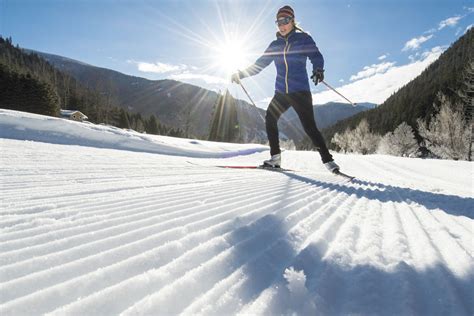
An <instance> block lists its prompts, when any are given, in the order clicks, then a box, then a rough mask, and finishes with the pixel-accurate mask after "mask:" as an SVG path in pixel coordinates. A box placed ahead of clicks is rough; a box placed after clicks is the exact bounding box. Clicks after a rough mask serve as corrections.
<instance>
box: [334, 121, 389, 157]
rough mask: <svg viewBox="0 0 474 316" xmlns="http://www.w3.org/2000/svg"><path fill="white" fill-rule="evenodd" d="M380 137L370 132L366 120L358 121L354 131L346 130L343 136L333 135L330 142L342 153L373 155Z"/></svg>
mask: <svg viewBox="0 0 474 316" xmlns="http://www.w3.org/2000/svg"><path fill="white" fill-rule="evenodd" d="M379 141H380V136H379V135H375V134H372V133H371V132H370V128H369V123H368V122H367V120H366V119H363V120H362V121H360V123H359V125H358V126H357V127H356V128H355V129H354V130H346V131H345V132H344V133H343V134H335V135H334V137H333V138H332V140H331V142H333V143H334V144H335V145H337V146H338V147H339V148H340V149H341V150H342V151H344V152H354V153H360V154H363V155H367V154H373V153H375V151H376V149H377V146H378V143H379Z"/></svg>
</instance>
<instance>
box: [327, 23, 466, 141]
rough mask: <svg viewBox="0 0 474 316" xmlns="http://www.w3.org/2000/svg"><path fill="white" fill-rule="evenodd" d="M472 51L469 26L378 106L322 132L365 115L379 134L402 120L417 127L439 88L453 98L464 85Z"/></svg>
mask: <svg viewBox="0 0 474 316" xmlns="http://www.w3.org/2000/svg"><path fill="white" fill-rule="evenodd" d="M473 52H474V28H471V29H470V30H468V31H467V32H466V34H464V35H463V36H461V37H460V38H459V39H458V40H457V41H456V42H454V43H453V44H452V45H451V47H449V48H448V49H447V50H446V51H445V52H444V53H443V54H442V55H441V56H440V57H439V59H438V60H436V61H435V62H433V63H432V64H431V65H430V66H428V68H426V69H425V70H424V71H423V72H422V73H421V74H420V75H419V76H418V77H416V78H415V79H413V80H412V81H410V82H409V83H408V84H406V85H405V86H404V87H402V88H400V90H398V91H397V92H396V93H394V94H393V95H392V96H390V97H389V98H388V99H387V100H386V101H385V102H384V103H382V104H381V105H380V106H378V107H377V108H375V109H373V110H370V111H367V112H363V113H359V114H357V115H355V116H353V117H351V118H349V119H346V120H343V121H340V122H338V123H337V124H335V125H333V126H331V127H330V128H327V129H326V130H324V131H323V134H324V136H325V137H326V139H331V138H332V136H333V135H334V134H335V133H337V132H339V133H341V132H344V131H345V130H346V129H347V128H350V129H353V128H355V127H356V126H357V125H358V124H359V122H360V121H361V120H362V119H367V121H368V123H369V125H370V127H371V129H372V130H373V132H375V133H378V134H380V135H384V134H385V133H387V132H391V131H393V130H394V129H395V128H396V127H397V126H398V125H400V124H401V123H402V122H406V123H408V124H409V125H411V126H412V127H413V128H416V126H417V124H416V120H417V119H418V118H421V119H428V118H429V117H430V116H431V115H432V114H433V113H434V112H435V107H434V106H433V103H434V102H435V100H436V96H437V94H438V93H439V92H443V93H444V94H445V95H447V96H449V97H453V98H456V91H457V90H459V89H461V88H462V87H463V81H464V80H465V70H466V68H467V65H468V63H469V62H473V57H472V56H473ZM470 93H471V94H472V91H471V92H470Z"/></svg>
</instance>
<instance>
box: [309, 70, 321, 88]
mask: <svg viewBox="0 0 474 316" xmlns="http://www.w3.org/2000/svg"><path fill="white" fill-rule="evenodd" d="M311 79H313V82H314V84H315V85H316V86H317V85H318V83H320V82H321V81H323V80H324V70H323V69H316V70H315V71H313V75H312V76H311Z"/></svg>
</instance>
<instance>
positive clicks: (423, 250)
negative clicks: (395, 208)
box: [399, 196, 469, 315]
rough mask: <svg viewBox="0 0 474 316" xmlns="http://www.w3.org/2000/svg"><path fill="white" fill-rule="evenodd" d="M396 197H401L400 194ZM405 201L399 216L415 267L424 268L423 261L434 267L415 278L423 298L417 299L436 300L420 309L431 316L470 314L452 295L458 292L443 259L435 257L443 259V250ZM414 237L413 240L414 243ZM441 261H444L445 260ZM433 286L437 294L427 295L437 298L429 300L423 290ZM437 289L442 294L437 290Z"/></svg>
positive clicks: (462, 303) (424, 301) (463, 303)
mask: <svg viewBox="0 0 474 316" xmlns="http://www.w3.org/2000/svg"><path fill="white" fill-rule="evenodd" d="M399 198H400V199H402V197H401V196H400V197H399ZM405 204H406V206H407V208H404V209H401V210H400V214H401V215H403V216H402V217H401V220H402V225H403V226H406V227H405V229H404V230H405V233H406V234H407V240H408V243H409V245H410V251H411V252H412V254H415V256H414V257H413V258H414V260H415V267H417V268H418V269H423V268H424V269H427V268H428V267H426V266H424V265H425V264H426V263H425V264H423V263H424V262H426V261H427V262H429V263H430V265H433V266H434V267H433V268H432V269H431V270H430V272H427V274H426V276H425V277H424V278H418V280H417V287H418V288H417V292H418V294H419V295H421V296H423V299H422V300H420V302H421V303H422V304H423V303H426V302H430V301H431V302H432V303H434V302H436V305H430V306H426V305H424V304H423V306H421V309H422V310H424V311H428V312H429V313H430V314H431V315H434V314H444V315H447V314H460V315H461V314H466V315H467V314H469V313H468V312H467V311H468V308H467V306H465V302H462V301H460V300H459V298H458V297H456V296H454V295H453V292H454V293H457V292H458V288H457V285H456V284H455V281H454V280H453V276H452V275H451V273H450V272H449V271H447V270H446V269H445V268H444V267H443V265H442V262H439V261H437V259H438V258H440V259H442V258H443V257H442V253H440V251H439V249H438V248H437V247H436V246H435V244H433V241H432V240H431V239H430V236H429V234H428V233H427V232H426V230H424V228H423V226H422V225H421V222H420V220H419V219H418V217H417V215H416V213H415V211H414V210H413V209H412V207H411V206H410V205H409V204H407V203H405ZM425 211H427V210H425ZM413 240H416V243H415V242H414V241H413ZM414 244H417V245H422V246H418V247H416V249H415V248H414V246H413V245H414ZM442 260H443V261H444V259H442ZM420 286H421V287H422V288H419V287H420ZM433 288H435V289H438V293H430V296H433V295H437V296H438V300H433V299H431V300H429V299H428V298H427V297H426V295H427V293H426V292H425V291H427V289H433ZM441 289H442V290H441ZM447 289H451V291H448V290H447ZM440 290H441V291H442V293H440V292H439V291H440ZM420 292H421V293H420ZM463 296H464V295H461V297H463ZM446 300H448V301H446ZM453 309H454V310H453Z"/></svg>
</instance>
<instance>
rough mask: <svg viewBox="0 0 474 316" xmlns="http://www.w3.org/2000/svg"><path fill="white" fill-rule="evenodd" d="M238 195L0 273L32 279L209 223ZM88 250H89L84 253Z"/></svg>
mask: <svg viewBox="0 0 474 316" xmlns="http://www.w3.org/2000/svg"><path fill="white" fill-rule="evenodd" d="M285 189H286V187H285V186H284V185H282V188H281V190H285ZM295 191H297V190H295ZM239 193H240V192H235V191H234V192H233V193H232V194H231V195H230V196H227V200H226V203H223V202H222V201H219V202H216V203H215V204H216V205H215V206H214V207H213V208H210V209H209V207H210V205H203V206H201V205H200V206H198V207H199V208H201V209H202V210H201V211H200V212H197V213H196V209H195V208H193V207H191V209H190V210H187V209H186V210H185V211H181V210H180V211H178V212H186V213H189V214H187V215H185V216H182V217H172V218H171V219H170V220H168V221H165V222H162V223H160V222H159V221H157V222H156V223H153V224H152V225H150V227H144V228H138V229H136V230H137V231H138V232H139V233H140V234H138V236H137V237H135V238H129V239H128V240H127V239H124V237H125V236H129V235H130V236H134V235H135V234H137V233H136V232H135V231H133V230H130V231H129V230H125V231H126V232H125V233H123V234H118V235H116V236H108V235H106V236H107V237H106V238H105V239H100V240H97V241H92V242H90V243H86V244H83V245H79V246H77V247H70V248H67V249H66V250H64V251H59V252H57V253H56V254H51V253H49V254H47V255H44V256H38V257H34V258H33V259H32V260H29V261H27V262H24V263H20V264H18V263H17V264H12V265H10V266H7V267H6V268H5V269H4V270H3V273H1V274H2V275H7V277H10V278H13V277H16V276H17V275H16V274H15V273H13V272H14V271H18V272H17V274H18V273H21V274H30V275H29V277H32V276H33V275H34V274H31V273H32V272H34V269H41V267H42V266H51V265H55V266H56V268H58V267H60V266H61V264H66V263H68V262H74V259H76V258H82V259H84V258H88V257H91V256H94V255H95V254H100V253H102V251H107V252H110V250H111V249H112V248H114V247H118V248H121V247H123V246H126V245H129V244H131V243H133V244H136V243H138V242H140V240H141V239H140V238H145V239H146V237H147V236H149V235H150V234H153V232H155V231H159V232H160V234H164V233H166V232H168V231H169V230H174V229H175V227H179V225H186V224H191V223H193V222H191V221H188V222H186V221H184V222H183V223H180V221H183V220H184V219H185V218H197V219H196V220H195V221H198V220H199V219H208V220H210V219H212V218H213V215H212V214H213V213H214V214H215V213H217V212H216V210H219V209H221V208H223V206H224V205H226V206H232V205H234V204H238V202H239V200H240V199H241V194H239ZM263 193H264V194H263ZM275 193H278V191H275V187H273V188H271V189H270V190H268V191H267V192H265V191H262V192H254V193H252V194H251V195H248V196H250V197H251V198H250V199H249V201H252V199H253V200H258V199H261V198H262V197H263V196H265V195H267V196H269V195H271V194H275ZM224 197H225V195H224ZM214 199H216V200H221V199H222V196H220V197H216V198H214ZM173 207H174V208H176V206H173ZM178 209H179V208H178ZM217 215H219V214H217ZM147 221H150V218H148V219H147V220H145V222H147ZM177 224H179V225H177ZM125 225H126V226H128V225H129V224H125ZM164 225H166V226H164ZM161 226H164V227H168V228H166V229H164V230H159V229H158V227H161ZM114 240H115V242H114V243H111V242H112V241H114ZM100 244H102V245H103V246H102V247H100ZM52 248H53V249H54V250H56V249H55V247H52ZM88 248H89V249H90V250H89V251H86V250H87V249H88ZM97 252H98V253H97ZM68 254H70V255H68ZM61 260H62V261H64V262H61ZM8 268H10V269H8ZM5 272H9V273H5Z"/></svg>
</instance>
